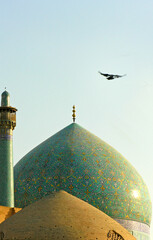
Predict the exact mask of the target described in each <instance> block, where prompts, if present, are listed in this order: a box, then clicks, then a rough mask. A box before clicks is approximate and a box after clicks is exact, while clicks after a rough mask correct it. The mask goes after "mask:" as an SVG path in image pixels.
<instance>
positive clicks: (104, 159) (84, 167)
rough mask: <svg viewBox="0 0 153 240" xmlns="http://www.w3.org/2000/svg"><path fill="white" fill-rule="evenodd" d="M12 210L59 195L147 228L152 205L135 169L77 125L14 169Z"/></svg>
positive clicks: (25, 157)
mask: <svg viewBox="0 0 153 240" xmlns="http://www.w3.org/2000/svg"><path fill="white" fill-rule="evenodd" d="M14 170H15V206H16V207H24V206H26V205H29V204H30V203H32V202H34V201H36V200H38V199H40V198H42V197H43V196H46V195H48V194H50V193H51V192H53V191H59V190H60V189H62V190H65V191H67V192H68V193H70V194H72V195H74V196H76V197H78V198H80V199H83V200H84V201H86V202H88V203H90V204H91V205H93V206H95V207H97V208H99V209H100V210H102V211H103V212H105V213H106V214H107V215H109V216H111V217H113V218H119V219H131V220H135V221H139V222H143V223H147V224H150V220H151V200H150V197H149V193H148V189H147V187H146V185H145V183H144V182H143V180H142V178H141V176H140V175H139V174H138V173H137V171H136V170H135V168H134V167H133V166H132V165H131V164H130V163H129V162H128V161H127V160H126V159H125V158H124V157H123V156H122V155H121V154H120V153H118V152H117V151H116V150H115V149H113V148H112V147H111V146H110V145H108V144H107V143H105V142H103V141H102V140H101V139H99V138H98V137H96V136H95V135H93V134H91V133H90V132H88V131H87V130H85V129H84V128H82V127H81V126H79V125H78V124H76V123H73V124H70V125H69V126H67V127H66V128H64V129H63V130H61V131H60V132H58V133H56V134H55V135H54V136H52V137H50V138H49V139H47V140H46V141H44V142H43V143H41V144H40V145H38V146H37V147H36V148H34V149H33V150H32V151H31V152H29V153H28V154H27V155H26V156H24V157H23V158H22V159H21V160H20V161H19V162H18V163H17V165H16V166H15V168H14Z"/></svg>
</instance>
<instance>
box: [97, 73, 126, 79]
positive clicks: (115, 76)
mask: <svg viewBox="0 0 153 240" xmlns="http://www.w3.org/2000/svg"><path fill="white" fill-rule="evenodd" d="M99 73H100V74H101V75H103V76H104V77H106V78H107V80H114V79H115V78H120V77H124V76H126V74H124V75H114V74H108V73H101V72H99Z"/></svg>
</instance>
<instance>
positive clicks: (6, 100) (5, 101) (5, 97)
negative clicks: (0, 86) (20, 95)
mask: <svg viewBox="0 0 153 240" xmlns="http://www.w3.org/2000/svg"><path fill="white" fill-rule="evenodd" d="M1 106H2V107H9V106H10V94H9V93H8V92H7V91H4V92H3V93H2V95H1Z"/></svg>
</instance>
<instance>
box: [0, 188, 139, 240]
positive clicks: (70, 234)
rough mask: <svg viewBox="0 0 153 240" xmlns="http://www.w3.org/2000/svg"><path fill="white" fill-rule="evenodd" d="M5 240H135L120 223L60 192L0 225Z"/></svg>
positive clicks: (30, 206)
mask: <svg viewBox="0 0 153 240" xmlns="http://www.w3.org/2000/svg"><path fill="white" fill-rule="evenodd" d="M0 234H1V235H2V236H3V238H2V239H4V240H6V239H8V240H11V239H14V240H15V239H33V240H35V239H37V240H39V239H43V240H44V239H47V240H48V239H50V240H57V239H59V240H61V239H65V240H72V239H73V240H78V239H79V240H80V239H82V240H98V239H99V240H102V239H103V240H109V239H110V240H113V239H116V240H117V239H120V240H134V239H135V238H134V237H133V236H132V235H131V234H130V233H128V231H127V230H125V229H124V228H123V227H122V226H121V225H120V224H119V223H117V222H116V221H115V220H113V219H111V218H110V217H108V216H107V215H106V214H104V213H103V212H101V211H100V210H98V209H97V208H95V207H93V206H91V205H89V204H88V203H86V202H84V201H82V200H80V199H78V198H76V197H74V196H72V195H70V194H68V193H66V192H64V191H60V192H58V193H56V194H51V195H49V196H48V197H46V198H43V199H42V200H39V201H37V202H35V203H33V204H31V205H29V206H28V207H25V208H24V209H23V210H21V211H20V212H18V213H17V214H15V215H14V216H12V217H11V218H9V219H7V220H6V221H5V222H3V223H2V224H1V225H0Z"/></svg>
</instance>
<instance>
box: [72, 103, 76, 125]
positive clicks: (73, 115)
mask: <svg viewBox="0 0 153 240" xmlns="http://www.w3.org/2000/svg"><path fill="white" fill-rule="evenodd" d="M72 112H73V114H72V117H73V122H75V117H76V115H75V105H73V110H72Z"/></svg>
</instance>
